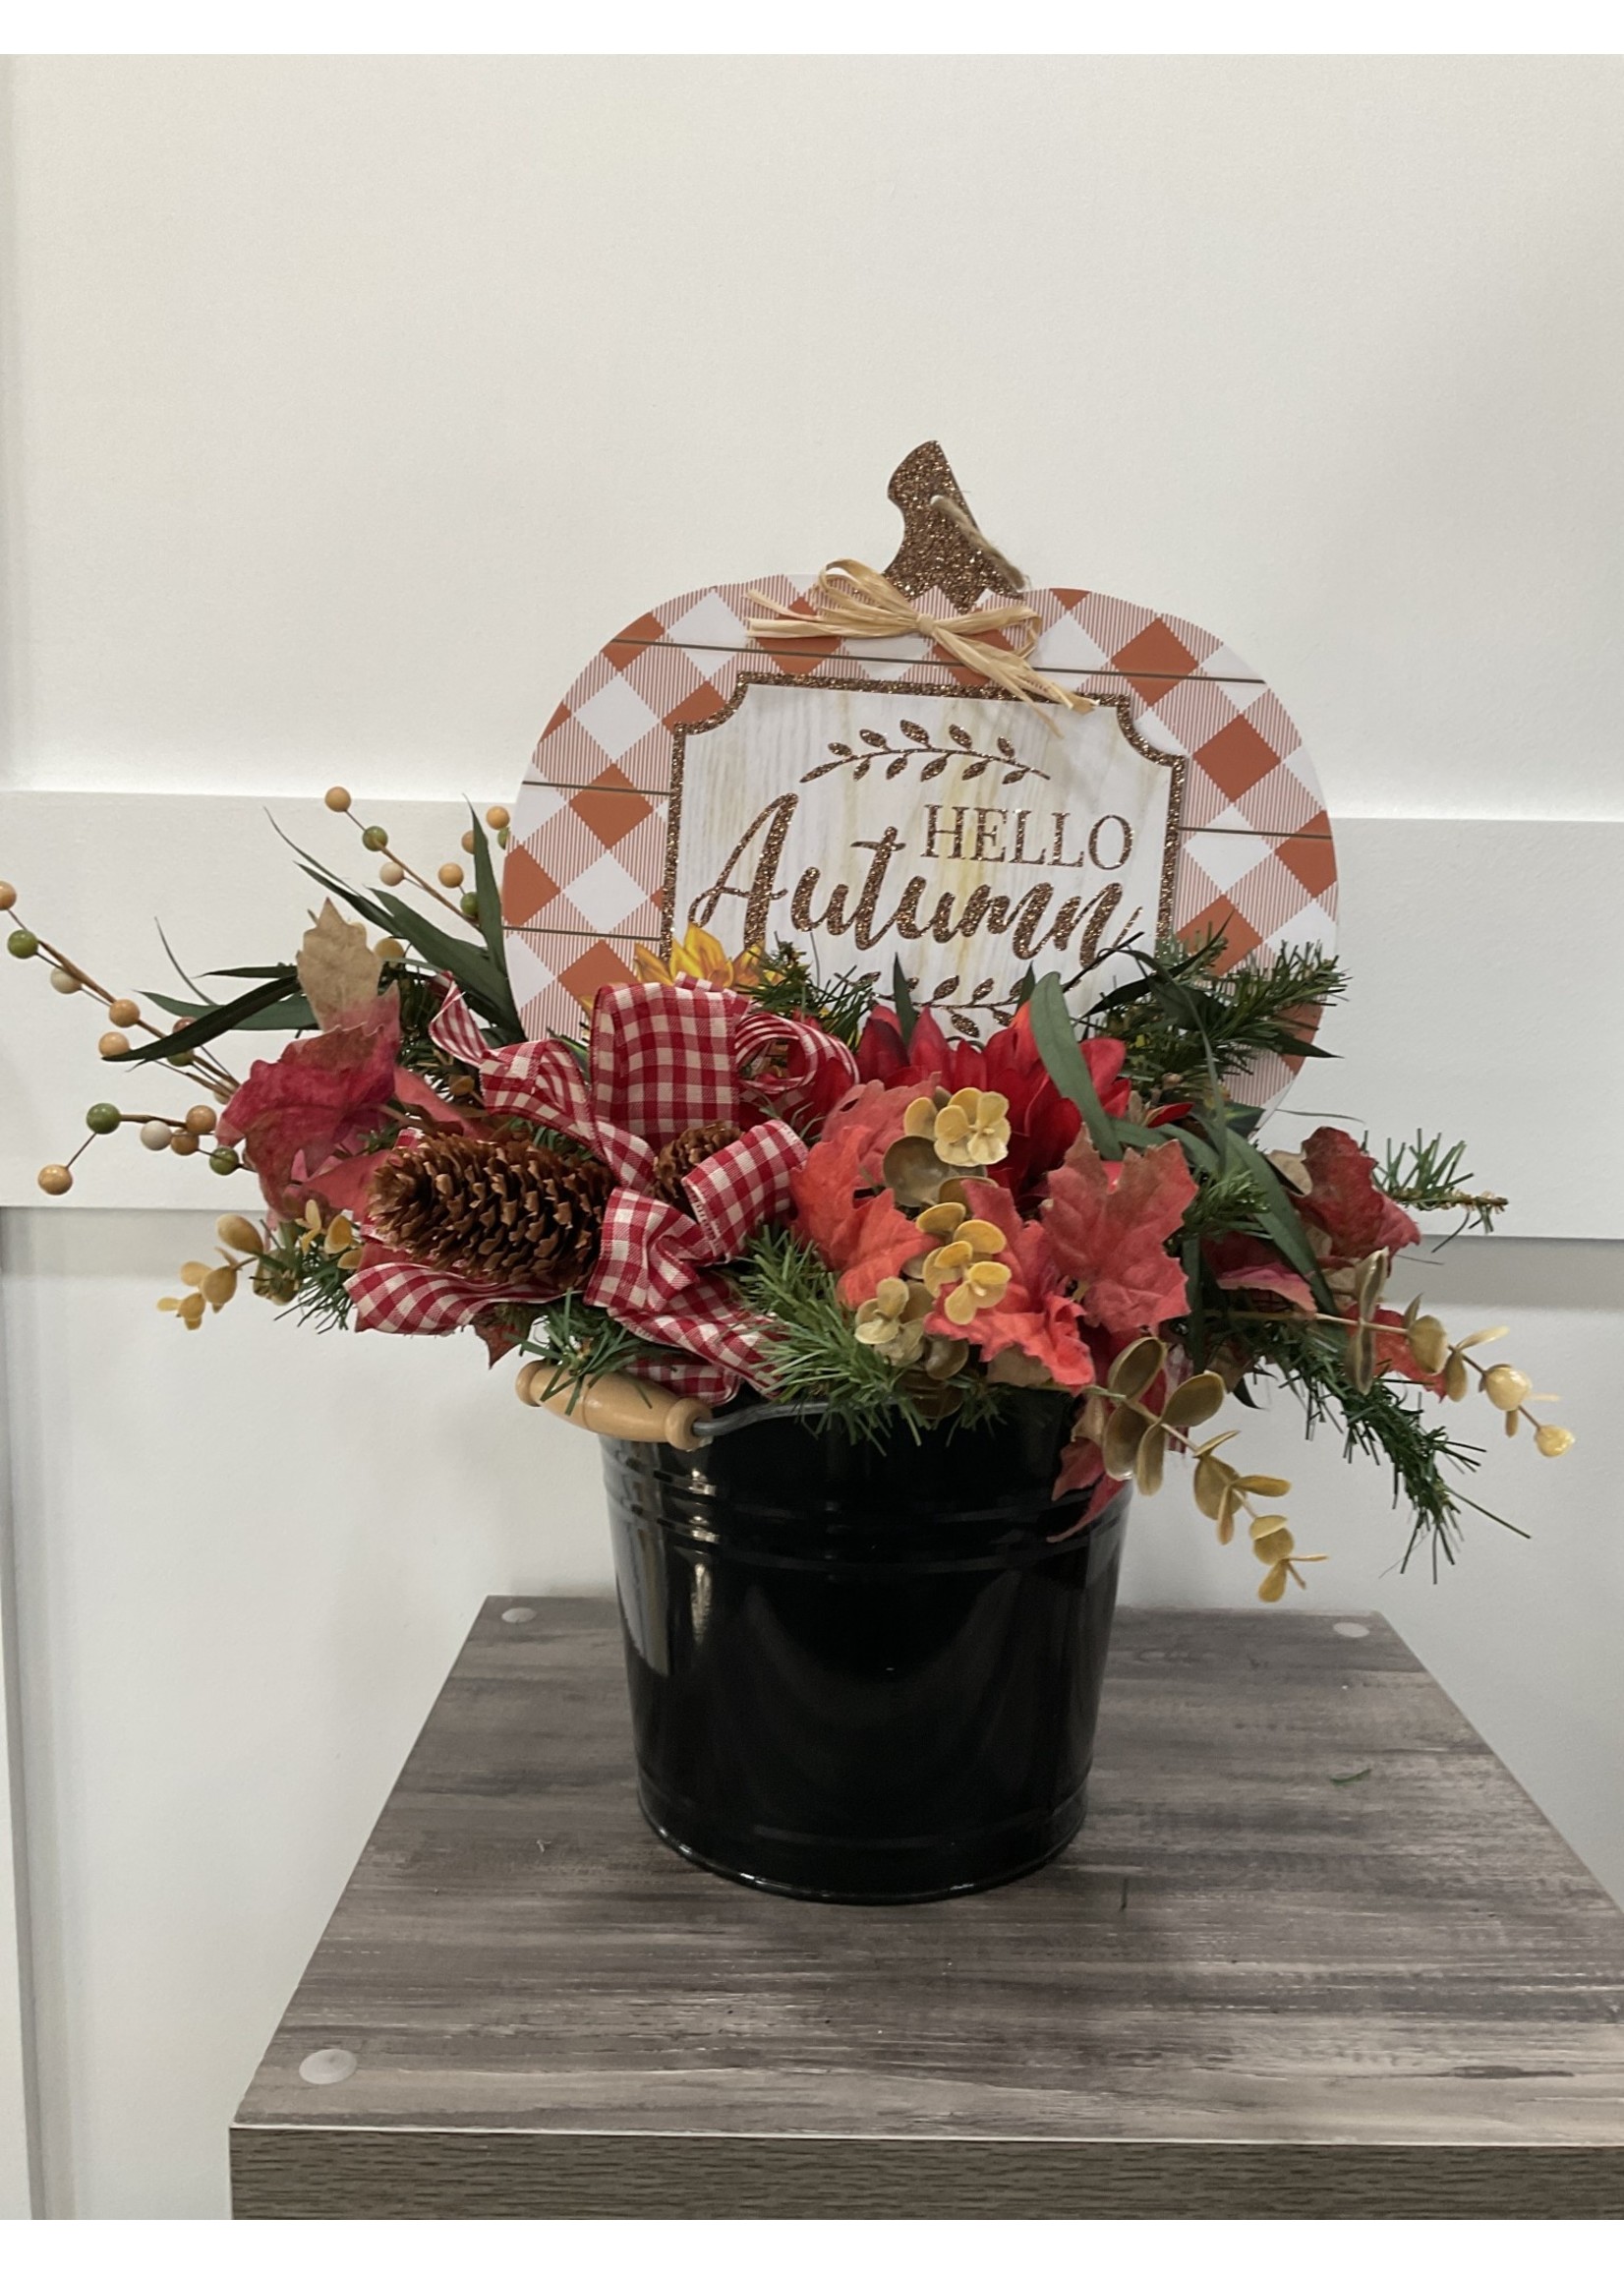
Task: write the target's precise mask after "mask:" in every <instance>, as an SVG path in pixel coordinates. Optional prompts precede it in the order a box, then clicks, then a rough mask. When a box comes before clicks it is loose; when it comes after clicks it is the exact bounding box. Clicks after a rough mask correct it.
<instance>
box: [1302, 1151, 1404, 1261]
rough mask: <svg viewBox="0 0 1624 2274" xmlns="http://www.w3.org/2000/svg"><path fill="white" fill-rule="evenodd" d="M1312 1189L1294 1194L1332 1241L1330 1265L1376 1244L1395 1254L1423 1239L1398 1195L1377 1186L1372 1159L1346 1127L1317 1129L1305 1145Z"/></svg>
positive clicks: (1357, 1258) (1368, 1250)
mask: <svg viewBox="0 0 1624 2274" xmlns="http://www.w3.org/2000/svg"><path fill="white" fill-rule="evenodd" d="M1303 1166H1304V1167H1305V1169H1306V1170H1307V1172H1308V1174H1309V1176H1310V1177H1311V1178H1312V1179H1313V1190H1312V1192H1311V1193H1308V1194H1305V1195H1302V1194H1294V1195H1293V1201H1294V1204H1295V1205H1296V1207H1297V1209H1298V1212H1299V1213H1300V1214H1301V1215H1304V1216H1306V1217H1307V1219H1308V1221H1309V1223H1310V1224H1314V1225H1317V1226H1318V1228H1319V1230H1320V1231H1321V1232H1323V1233H1324V1234H1325V1237H1326V1238H1327V1240H1328V1241H1329V1242H1330V1248H1329V1251H1328V1253H1327V1254H1326V1256H1325V1258H1324V1260H1325V1262H1326V1263H1327V1265H1328V1266H1330V1267H1331V1268H1333V1269H1334V1268H1335V1266H1336V1265H1337V1264H1338V1263H1357V1262H1359V1261H1361V1260H1362V1259H1363V1257H1364V1256H1366V1255H1373V1254H1375V1252H1376V1250H1377V1249H1378V1248H1385V1249H1386V1250H1387V1251H1388V1252H1389V1254H1397V1252H1398V1250H1399V1249H1400V1248H1408V1247H1409V1246H1410V1245H1411V1243H1412V1242H1413V1241H1416V1240H1419V1239H1420V1238H1421V1228H1420V1226H1419V1225H1418V1224H1417V1223H1416V1221H1415V1219H1414V1218H1413V1217H1411V1216H1407V1215H1406V1214H1405V1212H1404V1210H1403V1209H1402V1208H1401V1207H1400V1206H1399V1205H1398V1203H1397V1201H1396V1200H1390V1199H1389V1198H1388V1197H1387V1195H1386V1194H1385V1193H1379V1192H1377V1190H1376V1183H1375V1177H1376V1164H1375V1162H1374V1161H1373V1160H1372V1159H1371V1158H1370V1156H1369V1154H1368V1153H1367V1152H1366V1151H1365V1150H1364V1148H1363V1145H1358V1144H1356V1143H1355V1142H1354V1140H1353V1138H1352V1137H1350V1136H1349V1135H1348V1133H1347V1131H1346V1130H1344V1129H1316V1130H1315V1131H1314V1134H1313V1136H1312V1137H1309V1139H1308V1140H1307V1142H1306V1144H1305V1146H1304V1147H1303Z"/></svg>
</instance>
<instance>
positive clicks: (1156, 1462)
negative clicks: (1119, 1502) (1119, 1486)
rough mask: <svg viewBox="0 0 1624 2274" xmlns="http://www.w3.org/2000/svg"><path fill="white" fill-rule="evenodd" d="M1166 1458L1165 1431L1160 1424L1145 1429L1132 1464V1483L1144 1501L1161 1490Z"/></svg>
mask: <svg viewBox="0 0 1624 2274" xmlns="http://www.w3.org/2000/svg"><path fill="white" fill-rule="evenodd" d="M1166 1456H1167V1431H1166V1430H1165V1429H1163V1428H1162V1427H1161V1426H1160V1424H1159V1423H1158V1424H1155V1425H1153V1426H1152V1427H1151V1428H1150V1429H1146V1430H1145V1432H1144V1436H1143V1437H1142V1439H1141V1440H1140V1443H1139V1450H1138V1456H1137V1458H1136V1459H1135V1461H1134V1463H1133V1482H1134V1484H1135V1485H1137V1487H1138V1488H1139V1490H1140V1491H1141V1492H1142V1493H1143V1494H1144V1495H1145V1497H1146V1499H1148V1498H1149V1497H1150V1495H1151V1494H1152V1493H1153V1492H1159V1491H1160V1490H1161V1488H1162V1463H1163V1461H1164V1460H1165V1458H1166Z"/></svg>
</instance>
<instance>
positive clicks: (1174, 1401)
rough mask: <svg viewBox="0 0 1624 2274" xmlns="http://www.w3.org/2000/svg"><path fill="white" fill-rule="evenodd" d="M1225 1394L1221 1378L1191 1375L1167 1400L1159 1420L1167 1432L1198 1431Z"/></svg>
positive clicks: (1216, 1409)
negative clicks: (1170, 1430)
mask: <svg viewBox="0 0 1624 2274" xmlns="http://www.w3.org/2000/svg"><path fill="white" fill-rule="evenodd" d="M1228 1394H1229V1393H1228V1391H1227V1390H1226V1389H1225V1388H1224V1378H1223V1376H1222V1374H1216V1373H1192V1374H1191V1375H1190V1377H1189V1381H1182V1382H1181V1383H1180V1384H1179V1386H1178V1388H1177V1389H1176V1390H1175V1391H1174V1392H1173V1394H1172V1396H1171V1397H1170V1398H1169V1399H1168V1401H1167V1405H1166V1407H1165V1409H1164V1411H1163V1415H1162V1418H1163V1420H1164V1421H1165V1422H1166V1423H1167V1426H1168V1428H1169V1429H1178V1430H1180V1431H1181V1432H1188V1431H1189V1430H1190V1429H1199V1428H1200V1426H1201V1424H1202V1423H1203V1422H1210V1421H1211V1419H1212V1417H1213V1415H1214V1414H1215V1413H1216V1412H1217V1411H1218V1408H1219V1407H1220V1406H1221V1405H1222V1404H1223V1402H1224V1399H1225V1398H1226V1397H1227V1395H1228Z"/></svg>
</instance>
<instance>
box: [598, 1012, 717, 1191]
mask: <svg viewBox="0 0 1624 2274" xmlns="http://www.w3.org/2000/svg"><path fill="white" fill-rule="evenodd" d="M746 1009H747V998H746V997H744V996H742V995H735V994H733V993H732V991H731V990H730V989H729V988H725V987H659V986H656V987H650V986H641V985H638V984H636V983H635V982H633V983H631V984H628V985H626V986H623V987H600V988H599V990H598V993H597V995H596V997H595V998H594V1000H593V1006H592V1093H593V1097H594V1099H595V1100H596V1102H597V1104H598V1106H599V1107H600V1109H601V1110H602V1112H603V1113H604V1114H606V1115H607V1116H608V1118H609V1120H610V1121H612V1122H617V1123H618V1124H619V1125H620V1127H621V1128H622V1129H630V1130H635V1131H636V1133H637V1135H638V1136H639V1137H646V1138H647V1139H648V1141H649V1143H650V1144H651V1145H653V1146H654V1147H655V1148H656V1149H657V1150H658V1148H659V1147H660V1146H661V1145H664V1144H668V1143H669V1142H670V1140H671V1138H672V1137H678V1136H680V1135H681V1133H682V1131H683V1130H685V1129H698V1128H700V1127H702V1126H703V1124H704V1123H706V1122H710V1121H732V1122H736V1121H737V1120H738V1118H739V1104H740V1100H739V1089H738V1076H737V1073H736V1072H735V1071H734V1065H733V1030H734V1028H735V1027H736V1026H737V1024H738V1022H739V1018H740V1015H741V1014H742V1013H743V1012H744V1011H745V1010H746Z"/></svg>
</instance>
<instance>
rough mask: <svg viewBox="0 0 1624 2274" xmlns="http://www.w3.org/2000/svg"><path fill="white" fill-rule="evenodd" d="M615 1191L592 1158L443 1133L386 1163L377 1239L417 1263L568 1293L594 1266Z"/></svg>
mask: <svg viewBox="0 0 1624 2274" xmlns="http://www.w3.org/2000/svg"><path fill="white" fill-rule="evenodd" d="M613 1187H614V1179H613V1177H612V1176H611V1175H610V1174H609V1170H608V1169H607V1168H605V1166H604V1164H603V1162H602V1161H598V1160H594V1159H593V1158H592V1157H591V1156H590V1154H586V1153H564V1152H558V1151H555V1150H553V1149H552V1148H551V1147H550V1146H545V1145H537V1144H532V1143H530V1142H529V1141H528V1139H526V1138H524V1137H464V1136H461V1135H460V1134H458V1133H456V1132H454V1131H445V1132H439V1131H436V1132H435V1134H434V1135H433V1136H430V1137H425V1138H424V1140H423V1142H422V1143H421V1144H420V1145H416V1146H413V1147H411V1148H410V1149H407V1150H403V1151H400V1152H396V1153H391V1154H390V1156H389V1158H388V1159H387V1160H386V1161H384V1162H383V1164H382V1166H381V1167H380V1168H379V1169H378V1172H377V1177H376V1178H375V1179H374V1181H373V1190H372V1200H371V1206H370V1208H369V1211H368V1212H369V1215H370V1218H371V1221H372V1226H373V1229H374V1231H375V1232H376V1233H377V1237H378V1239H379V1240H381V1241H382V1242H383V1243H384V1244H385V1245H386V1246H387V1247H390V1248H398V1249H399V1250H400V1251H401V1253H402V1254H406V1255H410V1256H411V1257H412V1258H413V1260H414V1261H416V1262H419V1263H433V1264H435V1266H436V1267H437V1268H438V1269H439V1270H442V1271H451V1272H455V1273H456V1275H457V1276H458V1277H459V1278H462V1279H476V1280H486V1281H489V1282H490V1283H491V1284H492V1285H493V1286H501V1287H523V1288H526V1289H534V1290H536V1291H537V1292H538V1294H539V1293H540V1292H541V1291H543V1290H544V1289H545V1290H546V1292H547V1293H548V1294H549V1295H550V1296H551V1295H562V1294H563V1293H564V1292H565V1291H566V1289H568V1288H571V1287H578V1286H579V1285H580V1283H581V1281H582V1280H583V1279H584V1278H585V1277H586V1276H587V1273H588V1272H589V1271H590V1270H591V1268H592V1265H593V1260H594V1258H595V1256H596V1255H597V1253H598V1236H599V1233H600V1231H601V1230H602V1228H603V1222H604V1210H605V1207H606V1206H607V1204H608V1201H609V1194H610V1192H611V1191H612V1190H613Z"/></svg>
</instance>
